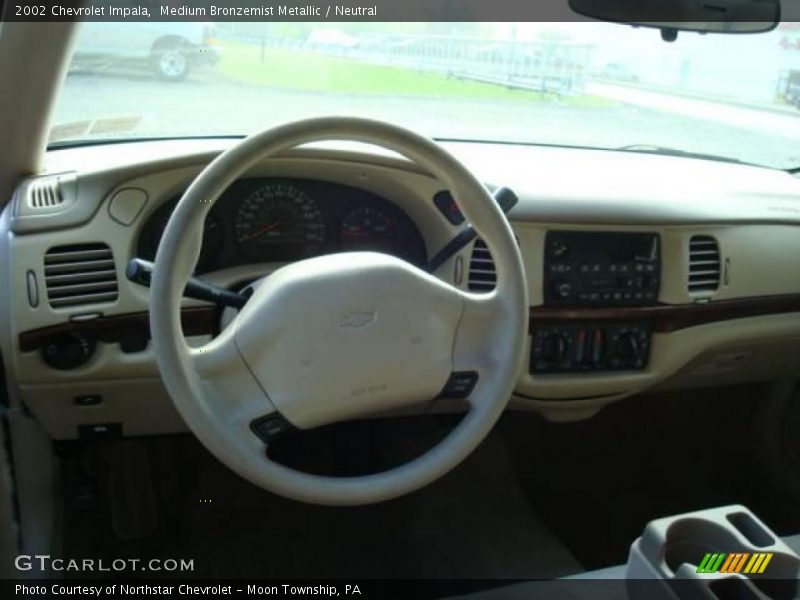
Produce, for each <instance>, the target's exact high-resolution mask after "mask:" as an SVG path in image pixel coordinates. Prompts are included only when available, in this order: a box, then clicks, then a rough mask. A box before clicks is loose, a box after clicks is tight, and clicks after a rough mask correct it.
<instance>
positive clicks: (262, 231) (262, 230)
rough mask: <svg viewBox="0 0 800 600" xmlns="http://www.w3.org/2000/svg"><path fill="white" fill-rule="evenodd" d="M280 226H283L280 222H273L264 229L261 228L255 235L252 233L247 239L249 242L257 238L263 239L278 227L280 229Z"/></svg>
mask: <svg viewBox="0 0 800 600" xmlns="http://www.w3.org/2000/svg"><path fill="white" fill-rule="evenodd" d="M280 224H281V222H280V221H273V222H272V223H269V224H268V225H264V226H263V227H259V228H258V229H256V230H255V231H254V232H253V233H251V234H250V235H249V236H247V239H248V240H254V239H256V238H257V237H261V236H262V235H264V234H265V233H268V232H270V231H272V230H273V229H275V228H276V227H278V226H279V225H280Z"/></svg>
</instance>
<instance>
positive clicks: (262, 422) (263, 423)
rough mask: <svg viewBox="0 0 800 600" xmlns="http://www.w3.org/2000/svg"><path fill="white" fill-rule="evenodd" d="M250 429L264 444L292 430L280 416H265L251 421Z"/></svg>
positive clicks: (289, 424) (290, 425)
mask: <svg viewBox="0 0 800 600" xmlns="http://www.w3.org/2000/svg"><path fill="white" fill-rule="evenodd" d="M250 429H251V430H252V432H253V433H255V434H256V435H257V436H258V438H259V439H260V440H261V441H262V442H264V443H265V444H269V443H270V442H271V441H273V440H274V439H276V438H277V437H279V436H282V435H284V434H285V433H287V432H289V431H291V430H292V429H294V428H293V427H292V424H291V423H289V421H287V420H286V419H284V418H283V417H282V416H281V415H267V416H266V417H260V418H258V419H255V420H253V421H252V422H251V423H250Z"/></svg>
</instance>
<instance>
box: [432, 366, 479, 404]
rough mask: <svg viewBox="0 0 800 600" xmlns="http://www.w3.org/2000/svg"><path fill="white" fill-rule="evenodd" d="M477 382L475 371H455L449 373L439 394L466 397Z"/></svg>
mask: <svg viewBox="0 0 800 600" xmlns="http://www.w3.org/2000/svg"><path fill="white" fill-rule="evenodd" d="M477 383H478V373H477V372H476V371H455V372H453V373H451V374H450V378H449V379H448V380H447V383H445V384H444V389H443V390H442V393H441V394H440V396H441V397H442V398H466V397H467V396H469V395H470V394H471V393H472V390H473V389H475V384H477Z"/></svg>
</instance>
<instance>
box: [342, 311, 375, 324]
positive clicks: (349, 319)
mask: <svg viewBox="0 0 800 600" xmlns="http://www.w3.org/2000/svg"><path fill="white" fill-rule="evenodd" d="M377 317H378V313H377V311H374V310H365V311H354V312H351V313H347V314H345V315H342V318H341V320H340V321H339V327H351V328H353V329H360V328H362V327H366V326H367V325H369V324H370V323H372V322H374V321H375V319H376V318H377Z"/></svg>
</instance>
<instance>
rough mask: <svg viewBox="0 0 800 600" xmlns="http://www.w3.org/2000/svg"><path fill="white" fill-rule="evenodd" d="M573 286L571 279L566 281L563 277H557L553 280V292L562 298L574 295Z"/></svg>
mask: <svg viewBox="0 0 800 600" xmlns="http://www.w3.org/2000/svg"><path fill="white" fill-rule="evenodd" d="M572 292H573V287H572V284H571V283H570V282H569V281H564V280H563V279H556V280H555V281H554V282H553V293H554V294H555V295H556V296H557V297H558V298H561V299H562V300H566V299H567V298H569V297H571V296H572Z"/></svg>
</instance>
